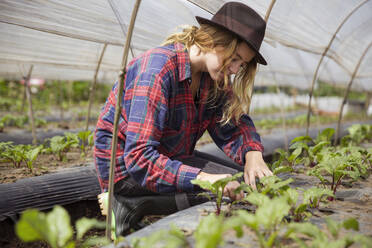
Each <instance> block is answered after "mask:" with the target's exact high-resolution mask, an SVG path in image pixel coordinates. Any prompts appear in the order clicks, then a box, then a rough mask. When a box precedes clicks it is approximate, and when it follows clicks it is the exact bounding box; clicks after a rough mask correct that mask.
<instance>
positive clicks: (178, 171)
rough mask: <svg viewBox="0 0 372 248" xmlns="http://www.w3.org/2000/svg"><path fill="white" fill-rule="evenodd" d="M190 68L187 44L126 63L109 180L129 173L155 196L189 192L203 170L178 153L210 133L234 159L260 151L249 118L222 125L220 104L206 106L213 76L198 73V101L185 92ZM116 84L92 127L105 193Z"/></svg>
mask: <svg viewBox="0 0 372 248" xmlns="http://www.w3.org/2000/svg"><path fill="white" fill-rule="evenodd" d="M190 83H191V65H190V59H189V54H188V51H187V50H186V49H185V47H184V45H182V44H180V43H175V44H172V45H168V46H163V47H158V48H154V49H151V50H149V51H147V52H145V53H144V54H142V55H141V56H139V57H138V58H135V59H134V60H132V61H131V62H130V63H129V65H128V66H127V73H126V78H125V81H124V92H123V93H124V94H123V106H122V109H121V115H120V119H119V127H118V145H117V154H116V167H115V178H114V182H118V181H119V180H121V179H123V178H125V177H127V176H128V175H130V176H132V177H133V178H134V179H135V180H136V181H137V182H138V183H139V184H141V185H142V186H143V187H146V188H148V189H149V190H151V191H154V192H159V193H168V192H191V191H193V189H194V186H193V184H191V182H190V181H191V180H193V179H195V178H196V176H197V174H198V173H199V171H200V169H198V168H194V167H192V166H189V165H185V164H182V163H181V162H180V161H178V160H177V159H175V158H176V157H186V156H190V155H192V153H193V151H194V148H195V144H196V142H197V140H198V139H199V138H200V137H201V136H202V135H203V133H204V132H205V130H208V132H209V134H210V136H211V137H212V138H213V140H214V142H215V143H216V144H217V146H218V147H220V148H221V149H222V150H223V151H224V152H225V153H226V154H227V155H228V156H229V157H230V158H232V159H233V160H234V161H235V162H237V163H238V164H241V165H243V164H244V162H245V153H246V152H247V151H252V150H254V151H263V146H262V144H261V141H260V136H259V135H258V134H257V133H256V129H255V127H254V124H253V122H252V120H251V119H250V117H249V116H247V115H244V116H243V117H242V118H241V120H240V123H239V125H238V126H235V125H232V124H228V125H225V126H221V125H220V123H219V122H218V121H219V120H220V118H221V116H222V115H221V114H222V109H221V107H222V104H219V105H218V106H209V105H211V104H210V101H208V92H209V90H210V89H212V87H213V80H212V79H211V77H210V76H209V74H208V73H203V74H202V77H201V81H200V91H199V98H200V100H199V102H198V104H195V103H194V99H193V95H192V92H191V90H190ZM117 91H118V83H116V84H115V85H114V87H113V88H112V90H111V92H110V94H109V96H108V98H107V100H106V103H105V105H104V107H103V108H102V111H101V113H100V116H99V120H98V123H97V127H96V130H95V138H94V140H95V142H94V157H95V165H96V169H97V174H98V179H99V182H100V185H101V188H102V191H107V190H108V179H109V167H110V153H111V141H112V130H113V122H114V113H115V105H116V96H117Z"/></svg>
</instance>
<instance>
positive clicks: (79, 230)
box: [75, 217, 106, 239]
mask: <svg viewBox="0 0 372 248" xmlns="http://www.w3.org/2000/svg"><path fill="white" fill-rule="evenodd" d="M75 225H76V239H82V238H83V236H84V234H85V233H86V232H87V231H89V230H90V229H92V228H100V229H105V227H106V223H105V222H101V221H98V220H96V219H89V218H86V217H83V218H81V219H79V220H78V221H76V224H75Z"/></svg>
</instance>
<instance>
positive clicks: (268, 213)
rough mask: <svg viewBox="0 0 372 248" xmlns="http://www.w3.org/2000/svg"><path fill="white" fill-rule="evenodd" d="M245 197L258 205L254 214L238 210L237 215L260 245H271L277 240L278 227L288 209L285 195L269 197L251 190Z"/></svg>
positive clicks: (264, 246)
mask: <svg viewBox="0 0 372 248" xmlns="http://www.w3.org/2000/svg"><path fill="white" fill-rule="evenodd" d="M247 199H248V201H249V202H251V203H252V204H255V205H257V206H258V207H257V209H256V212H255V214H251V213H248V212H247V211H243V210H238V211H237V217H238V218H239V219H241V221H242V222H243V224H244V225H246V226H247V227H249V228H250V229H252V230H253V231H254V233H255V235H256V236H257V238H258V241H259V244H260V247H262V248H269V247H273V246H274V245H275V243H277V241H278V240H277V237H278V232H279V228H278V227H279V225H280V224H281V223H282V221H283V218H284V217H285V216H286V215H288V213H289V210H290V206H289V204H288V203H287V199H286V197H275V198H273V199H270V198H269V197H268V196H266V195H263V194H260V193H257V192H253V193H252V194H250V195H249V196H248V197H247Z"/></svg>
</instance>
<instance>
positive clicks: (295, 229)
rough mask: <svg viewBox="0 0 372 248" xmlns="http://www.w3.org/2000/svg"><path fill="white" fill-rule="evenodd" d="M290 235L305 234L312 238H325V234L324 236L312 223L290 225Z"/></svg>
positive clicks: (288, 230) (288, 231) (293, 223)
mask: <svg viewBox="0 0 372 248" xmlns="http://www.w3.org/2000/svg"><path fill="white" fill-rule="evenodd" d="M288 233H296V234H305V235H307V236H308V237H311V238H320V237H322V236H325V234H323V233H322V231H321V230H320V229H319V228H318V227H317V226H316V225H314V224H312V223H310V222H303V223H296V222H292V223H289V225H288V229H287V234H288Z"/></svg>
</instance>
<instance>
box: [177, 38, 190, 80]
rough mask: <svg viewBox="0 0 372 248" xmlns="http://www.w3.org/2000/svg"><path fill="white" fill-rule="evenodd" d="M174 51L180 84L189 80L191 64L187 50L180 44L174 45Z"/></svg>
mask: <svg viewBox="0 0 372 248" xmlns="http://www.w3.org/2000/svg"><path fill="white" fill-rule="evenodd" d="M174 50H175V52H176V53H177V66H178V81H179V82H182V81H184V80H186V79H189V78H191V62H190V56H189V52H188V50H187V48H186V47H185V45H184V44H182V43H175V44H174Z"/></svg>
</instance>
